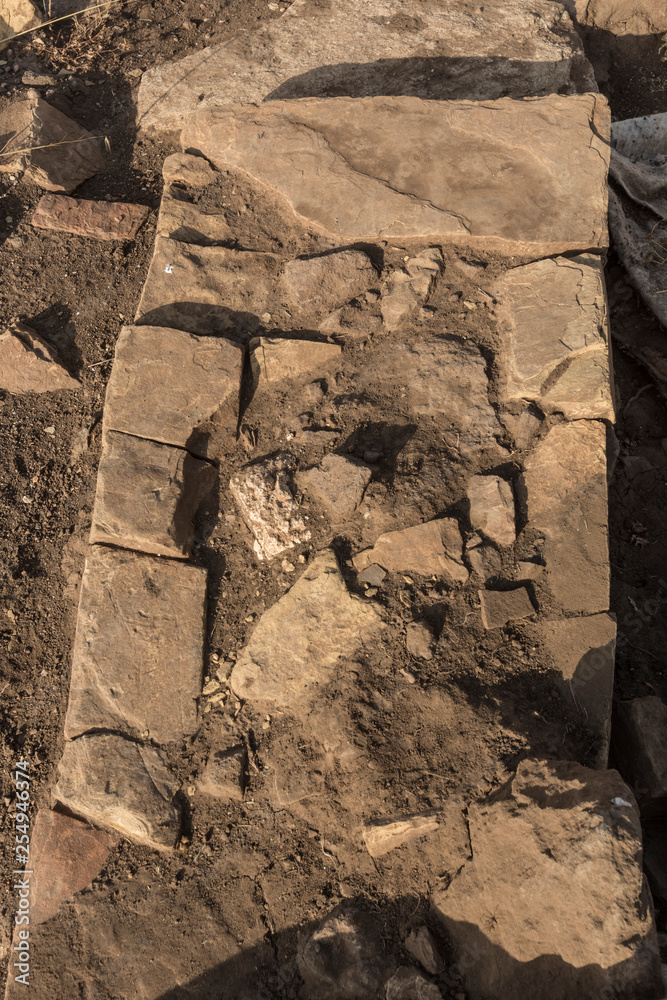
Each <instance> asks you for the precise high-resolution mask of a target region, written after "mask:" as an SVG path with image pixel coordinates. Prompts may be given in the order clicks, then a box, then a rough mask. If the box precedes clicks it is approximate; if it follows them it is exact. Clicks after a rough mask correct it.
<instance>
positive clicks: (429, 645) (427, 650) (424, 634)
mask: <svg viewBox="0 0 667 1000" xmlns="http://www.w3.org/2000/svg"><path fill="white" fill-rule="evenodd" d="M434 645H435V636H434V634H433V629H432V628H431V626H430V625H429V624H428V622H424V621H419V622H410V624H409V625H408V627H407V629H406V635H405V648H406V649H407V651H408V653H409V654H410V656H416V657H417V658H418V659H420V660H432V659H433V647H434Z"/></svg>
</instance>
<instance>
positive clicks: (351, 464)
mask: <svg viewBox="0 0 667 1000" xmlns="http://www.w3.org/2000/svg"><path fill="white" fill-rule="evenodd" d="M370 481H371V470H370V469H369V468H368V466H367V465H365V464H364V463H363V462H358V461H355V460H354V459H351V458H345V456H344V455H325V456H324V458H323V459H322V461H321V462H320V463H319V465H316V466H315V467H314V468H312V469H308V470H307V471H306V472H300V473H299V474H298V475H297V483H298V484H299V487H300V488H301V489H303V490H305V491H306V492H307V493H310V494H311V496H313V497H315V499H316V500H318V501H319V502H320V503H321V504H322V506H323V507H324V508H325V510H326V511H327V513H328V514H329V516H330V517H331V518H332V519H333V520H334V521H335V520H337V519H340V518H345V517H347V516H349V515H350V514H353V513H354V511H355V510H356V509H357V507H358V506H359V504H360V503H361V501H362V499H363V495H364V490H365V489H366V487H367V486H368V484H369V483H370Z"/></svg>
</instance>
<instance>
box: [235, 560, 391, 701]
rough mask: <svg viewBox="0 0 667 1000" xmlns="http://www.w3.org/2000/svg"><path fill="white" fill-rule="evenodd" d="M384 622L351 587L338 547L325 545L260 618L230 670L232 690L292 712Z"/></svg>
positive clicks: (245, 697)
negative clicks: (334, 548)
mask: <svg viewBox="0 0 667 1000" xmlns="http://www.w3.org/2000/svg"><path fill="white" fill-rule="evenodd" d="M381 627H382V619H381V618H380V615H379V613H378V612H377V610H376V609H375V608H374V607H372V606H371V605H369V604H364V603H363V602H362V601H361V600H360V599H358V598H356V597H353V596H352V595H351V594H349V593H348V590H347V587H346V586H345V581H344V580H343V576H342V574H341V572H340V570H339V568H338V563H337V562H336V556H335V553H334V552H333V551H332V550H331V549H326V550H325V551H324V552H320V553H319V554H318V555H317V556H316V557H315V558H314V559H313V561H312V562H311V563H310V565H309V566H308V568H307V569H306V570H305V572H304V573H303V575H302V576H301V577H300V579H299V580H297V582H296V583H295V584H294V586H293V587H292V588H291V589H290V590H289V591H288V592H287V593H286V594H285V595H284V597H282V598H281V599H280V600H279V601H278V603H277V604H274V606H273V607H272V608H269V610H268V611H265V612H264V614H263V615H262V617H261V618H260V620H259V622H258V624H257V627H256V629H255V631H254V632H253V634H252V637H251V639H250V642H249V643H248V645H247V646H246V647H245V649H244V650H243V651H242V652H241V654H240V655H239V658H238V660H237V661H236V666H235V667H234V669H233V670H232V675H231V685H232V688H233V690H234V693H235V694H236V695H237V697H238V698H243V699H248V700H249V701H251V702H252V704H253V705H257V704H266V705H272V706H273V707H274V708H277V709H281V710H283V711H287V712H291V713H294V712H295V711H297V710H298V709H299V708H300V707H304V706H307V705H308V704H309V703H310V702H311V701H312V700H313V699H315V698H316V697H317V693H318V691H319V690H322V689H323V688H324V687H326V685H327V684H328V682H329V681H331V680H332V679H333V678H334V676H335V672H336V668H337V666H338V663H339V661H340V659H341V658H345V657H350V656H353V655H354V653H355V652H356V651H357V650H358V649H359V647H360V646H361V645H362V643H363V642H365V641H368V640H370V639H372V638H373V637H374V636H376V635H377V633H378V632H379V630H380V629H381Z"/></svg>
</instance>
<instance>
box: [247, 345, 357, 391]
mask: <svg viewBox="0 0 667 1000" xmlns="http://www.w3.org/2000/svg"><path fill="white" fill-rule="evenodd" d="M250 347H251V350H252V354H251V355H250V362H251V365H252V370H253V375H254V376H255V378H256V379H258V380H259V379H263V380H265V381H266V382H283V381H284V380H285V379H290V378H298V377H299V376H300V375H310V376H316V375H319V374H321V372H322V371H326V370H327V369H328V368H330V367H331V366H332V365H333V364H334V363H335V361H336V360H337V359H338V358H340V354H341V348H340V347H339V346H338V345H337V344H327V343H323V342H322V341H314V340H288V339H286V338H284V337H256V338H254V339H253V340H252V341H251V342H250Z"/></svg>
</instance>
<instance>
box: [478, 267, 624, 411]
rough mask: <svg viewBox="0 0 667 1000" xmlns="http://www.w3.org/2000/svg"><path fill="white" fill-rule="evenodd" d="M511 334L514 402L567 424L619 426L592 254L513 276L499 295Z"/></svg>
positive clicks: (509, 388) (508, 360) (509, 385)
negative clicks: (589, 422) (560, 416)
mask: <svg viewBox="0 0 667 1000" xmlns="http://www.w3.org/2000/svg"><path fill="white" fill-rule="evenodd" d="M495 295H496V297H497V299H498V300H499V303H500V304H499V306H498V308H497V315H498V318H499V320H500V322H501V324H502V325H503V327H504V328H505V331H506V334H507V338H508V341H507V349H506V352H505V365H506V373H505V377H506V388H505V390H504V392H505V394H506V396H507V398H508V399H525V400H530V401H533V402H536V403H538V404H539V405H540V407H541V408H542V409H543V410H544V411H546V412H550V411H558V412H560V413H562V414H563V415H564V416H565V417H567V418H568V419H569V420H575V419H580V418H582V417H589V418H598V419H601V420H610V421H613V420H614V402H613V395H612V378H611V370H610V345H609V321H608V315H607V302H606V294H605V287H604V277H603V271H602V261H601V260H600V258H599V257H595V256H593V255H592V254H582V255H581V256H579V257H568V258H566V257H556V258H554V259H550V260H540V261H536V262H535V263H533V264H527V265H525V266H523V267H515V268H513V269H512V270H511V271H508V272H507V273H506V274H505V275H504V276H503V278H502V279H501V281H500V282H499V283H498V285H497V287H496V288H495Z"/></svg>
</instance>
